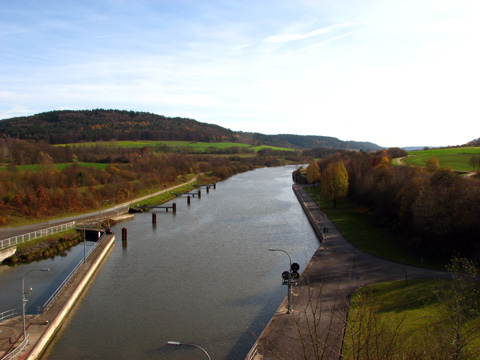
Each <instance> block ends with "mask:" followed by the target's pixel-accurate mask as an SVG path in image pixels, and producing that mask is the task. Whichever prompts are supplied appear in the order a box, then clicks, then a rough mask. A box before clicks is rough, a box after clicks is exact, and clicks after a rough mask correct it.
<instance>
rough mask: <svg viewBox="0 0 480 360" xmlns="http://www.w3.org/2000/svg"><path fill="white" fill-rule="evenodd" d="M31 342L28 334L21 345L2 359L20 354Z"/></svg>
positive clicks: (5, 359) (6, 359) (8, 358)
mask: <svg viewBox="0 0 480 360" xmlns="http://www.w3.org/2000/svg"><path fill="white" fill-rule="evenodd" d="M29 342H30V335H27V337H26V338H25V339H24V340H23V341H22V342H21V343H20V345H19V346H17V347H16V348H15V349H14V350H12V351H10V352H9V353H8V354H7V355H5V356H4V357H2V359H1V360H10V359H13V358H15V357H16V356H17V355H18V356H20V353H21V352H22V351H23V350H24V349H25V346H27V345H28V343H29Z"/></svg>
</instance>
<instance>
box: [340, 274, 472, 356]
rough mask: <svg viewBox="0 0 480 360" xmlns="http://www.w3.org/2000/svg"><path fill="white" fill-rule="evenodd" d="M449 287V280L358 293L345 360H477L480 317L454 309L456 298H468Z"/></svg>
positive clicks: (388, 284) (380, 286)
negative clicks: (459, 353) (458, 354)
mask: <svg viewBox="0 0 480 360" xmlns="http://www.w3.org/2000/svg"><path fill="white" fill-rule="evenodd" d="M453 285H454V284H453V282H452V280H444V281H441V280H413V281H409V282H408V284H405V281H395V282H386V283H380V284H374V285H370V286H368V287H365V288H363V289H361V290H359V291H357V292H356V293H355V294H354V295H353V296H352V299H351V306H350V311H349V318H348V321H349V327H348V329H347V332H346V335H345V345H344V358H345V359H366V358H370V359H380V358H381V359H401V358H404V359H447V358H448V359H472V360H473V359H477V358H478V357H477V356H478V355H480V353H479V350H480V334H479V330H480V317H479V316H478V312H476V311H474V310H473V309H474V308H473V307H472V308H470V307H469V306H467V307H466V309H464V312H463V313H462V312H461V311H459V312H457V311H456V310H455V306H456V305H458V304H457V302H456V297H457V296H462V295H467V294H466V293H462V294H460V293H457V292H456V291H455V290H454V287H453ZM457 285H458V284H457ZM457 291H458V289H457ZM474 296H475V295H474V293H473V296H472V293H471V294H470V295H467V298H468V297H471V298H472V299H473V298H474ZM468 301H470V299H468ZM465 310H466V311H465ZM457 325H458V326H457ZM456 342H457V343H458V345H460V346H459V348H460V347H463V348H462V349H461V351H460V352H461V356H459V357H455V355H454V352H455V350H457V351H458V350H460V349H459V348H457V349H455V347H456V345H457V344H456ZM367 344H369V352H370V354H369V357H367V356H366V352H367V348H368V346H367ZM394 354H395V355H396V356H392V355H394Z"/></svg>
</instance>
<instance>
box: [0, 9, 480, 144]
mask: <svg viewBox="0 0 480 360" xmlns="http://www.w3.org/2000/svg"><path fill="white" fill-rule="evenodd" d="M479 19H480V2H479V1H478V0H448V1H445V0H401V1H400V0H383V1H381V0H298V1H297V0H296V1H293V0H288V1H284V0H240V1H236V0H235V1H234V0H216V1H213V0H212V1H209V0H176V1H174V0H170V1H166V0H156V1H153V0H136V1H130V0H125V1H123V0H82V1H76V0H75V1H73V0H42V1H40V0H18V1H12V0H0V119H6V118H11V117H16V116H28V115H33V114H37V113H41V112H45V111H53V110H65V109H70V110H84V109H87V110H88V109H98V108H102V109H119V110H134V111H145V112H150V113H155V114H160V115H165V116H172V117H173V116H180V117H187V118H191V119H195V120H197V121H201V122H205V123H210V124H217V125H220V126H223V127H225V128H229V129H231V130H234V131H245V132H259V133H264V134H298V135H321V136H332V137H336V138H339V139H341V140H354V141H370V142H373V143H375V144H378V145H380V146H384V147H404V146H448V145H461V144H465V143H467V142H468V141H471V140H473V139H475V138H478V137H480V125H479V124H480V122H479V115H480V41H479V35H480V20H479Z"/></svg>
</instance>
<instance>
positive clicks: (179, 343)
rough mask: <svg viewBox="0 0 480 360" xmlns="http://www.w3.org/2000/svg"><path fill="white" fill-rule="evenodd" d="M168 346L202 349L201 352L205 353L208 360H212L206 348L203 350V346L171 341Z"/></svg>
mask: <svg viewBox="0 0 480 360" xmlns="http://www.w3.org/2000/svg"><path fill="white" fill-rule="evenodd" d="M167 344H168V345H173V346H180V345H188V346H193V347H196V348H197V349H200V350H202V351H203V353H204V354H205V355H206V356H207V358H208V360H212V358H211V357H210V355H208V353H207V351H206V350H205V349H204V348H202V347H201V346H198V345H195V344H187V343H181V342H178V341H169V342H167Z"/></svg>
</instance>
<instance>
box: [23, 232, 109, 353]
mask: <svg viewBox="0 0 480 360" xmlns="http://www.w3.org/2000/svg"><path fill="white" fill-rule="evenodd" d="M102 242H104V243H103V244H101V245H100V244H99V248H100V249H95V250H99V251H98V252H94V253H92V254H91V256H90V258H89V260H88V261H87V265H88V266H87V267H88V269H87V268H86V269H84V271H80V270H79V272H81V273H79V274H77V275H78V278H75V277H77V275H76V276H75V277H74V279H72V280H71V283H70V284H68V285H67V287H66V288H64V289H63V290H62V293H61V294H60V295H59V296H58V299H57V300H55V301H54V303H53V304H52V306H51V307H50V308H49V309H47V310H46V311H45V312H44V314H42V316H41V317H42V319H41V320H40V321H38V320H37V323H39V324H42V323H43V324H45V323H46V322H47V321H48V326H46V329H45V325H38V324H37V327H38V326H43V328H44V329H45V330H44V331H43V333H41V334H39V336H38V337H36V336H35V334H36V332H35V330H34V329H33V328H32V326H31V327H30V328H29V331H28V332H29V334H31V340H30V342H31V344H30V346H33V348H32V349H31V350H30V352H29V353H28V355H27V356H26V357H25V359H27V360H34V359H39V358H40V356H41V354H42V353H43V352H44V350H45V348H46V347H47V345H48V343H49V342H50V341H51V340H52V338H53V337H54V335H55V333H56V332H57V331H58V329H59V328H60V327H61V325H62V321H63V320H64V319H65V317H66V316H68V314H69V312H70V310H71V309H72V308H73V306H74V305H75V303H76V302H77V300H78V298H79V297H80V295H81V294H82V292H83V291H84V290H85V288H86V286H87V285H88V283H89V282H90V280H91V279H92V277H93V275H94V274H95V272H96V271H97V270H98V268H99V267H100V266H101V264H102V262H103V260H104V259H105V258H106V257H107V255H108V254H109V252H110V250H111V249H112V247H113V245H114V243H115V235H113V234H112V235H106V236H105V238H104V239H103V240H102ZM89 262H90V263H89ZM50 319H51V320H50ZM32 325H34V326H35V324H32ZM32 335H33V336H32ZM35 338H36V339H35ZM32 343H33V344H32Z"/></svg>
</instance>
